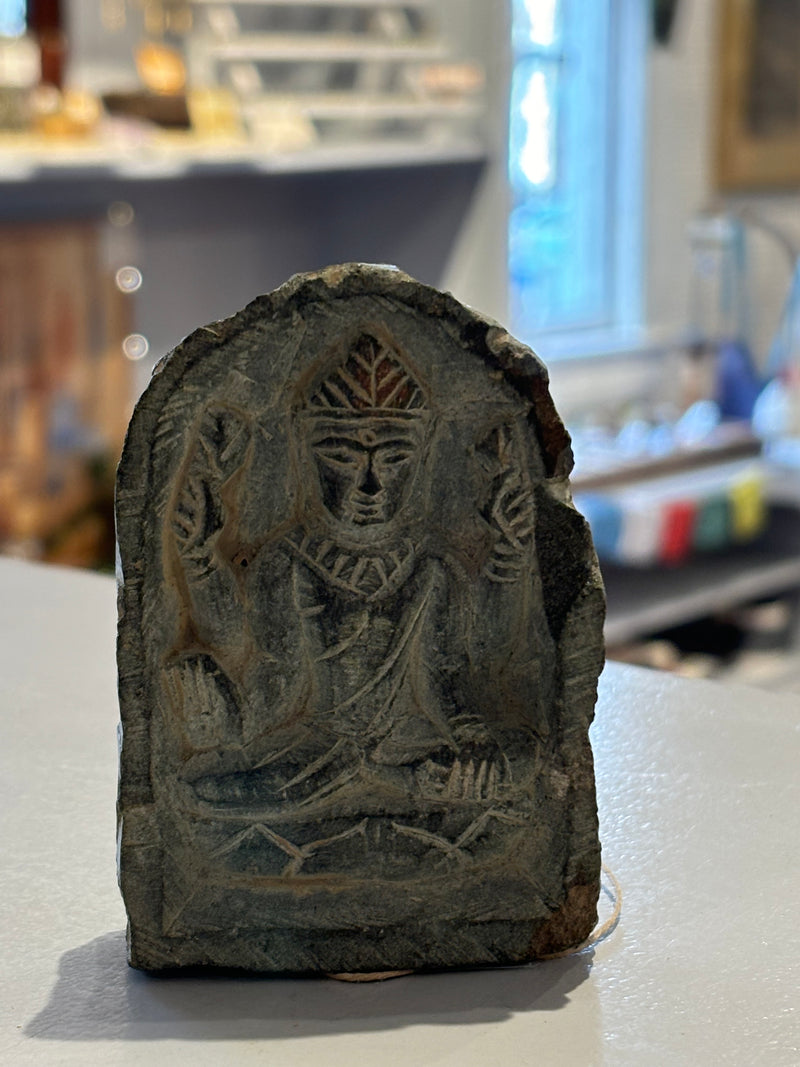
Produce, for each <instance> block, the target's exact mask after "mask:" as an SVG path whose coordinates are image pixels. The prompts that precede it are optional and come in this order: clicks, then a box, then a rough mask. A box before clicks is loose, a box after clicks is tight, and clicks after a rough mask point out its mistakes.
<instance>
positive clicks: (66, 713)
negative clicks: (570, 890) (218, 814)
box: [0, 560, 800, 1067]
mask: <svg viewBox="0 0 800 1067" xmlns="http://www.w3.org/2000/svg"><path fill="white" fill-rule="evenodd" d="M114 627H115V604H114V585H113V581H112V580H111V579H110V578H103V577H100V576H97V575H89V574H85V573H80V572H77V571H67V570H61V569H51V568H46V567H41V566H34V565H30V564H23V563H18V562H15V561H10V560H0V722H1V723H2V744H1V745H0V761H2V776H1V777H0V818H2V824H3V837H2V842H3V848H2V863H3V873H2V880H1V881H0V892H1V897H0V937H1V938H2V941H1V942H0V943H1V945H2V949H1V951H0V967H1V968H2V970H1V972H0V1019H1V1020H2V1023H1V1026H0V1063H2V1064H9V1065H13V1067H16V1065H24V1064H51V1063H52V1064H94V1063H98V1064H109V1065H111V1064H128V1063H130V1064H133V1063H135V1064H141V1063H147V1064H161V1063H169V1064H184V1063H190V1064H193V1065H195V1067H200V1065H204V1064H237V1065H238V1064H251V1063H252V1064H256V1063H258V1064H269V1065H270V1067H282V1065H292V1064H298V1065H299V1064H302V1065H305V1067H308V1065H316V1064H320V1065H324V1067H339V1065H348V1067H350V1065H351V1064H365V1065H369V1067H373V1065H380V1067H383V1065H385V1064H391V1065H392V1067H393V1065H394V1064H397V1065H398V1067H416V1065H436V1067H450V1065H452V1067H456V1065H458V1067H470V1065H478V1064H480V1065H482V1067H485V1065H490V1067H491V1065H495V1064H497V1065H501V1064H502V1065H504V1067H505V1065H509V1067H510V1065H518V1064H522V1065H527V1064H531V1065H534V1064H536V1065H542V1064H544V1065H549V1064H557V1065H558V1067H570V1065H573V1064H574V1065H580V1067H585V1065H593V1064H609V1065H613V1067H617V1065H628V1064H631V1065H636V1067H642V1065H643V1067H652V1065H660V1064H665V1065H666V1064H669V1065H671V1067H673V1065H683V1064H687V1065H692V1067H705V1065H717V1064H742V1065H747V1067H753V1065H762V1064H767V1065H772V1064H781V1065H784V1064H785V1065H792V1067H795V1065H797V1064H800V1023H798V1018H797V1014H796V1009H797V1007H798V995H799V991H800V963H799V962H798V961H799V960H800V936H799V935H798V920H799V919H800V862H799V860H798V857H799V855H800V810H799V808H800V806H799V805H798V793H799V792H800V785H799V783H800V766H799V765H798V764H799V761H798V756H800V707H798V703H799V702H798V698H797V696H796V695H794V696H792V695H776V694H772V693H764V692H759V691H758V690H755V689H745V688H732V687H727V686H722V685H718V684H714V683H709V682H689V681H683V680H679V679H675V678H672V677H670V676H667V675H659V674H656V673H651V672H647V671H644V670H639V669H637V668H632V667H625V666H620V665H613V664H612V665H609V666H608V667H607V668H606V671H605V673H604V675H603V677H602V680H601V695H600V701H599V704H598V711H597V720H596V723H595V726H594V727H593V742H594V747H595V754H596V763H597V774H598V794H599V804H600V815H601V833H602V838H603V844H604V858H605V862H606V863H607V864H608V865H609V867H610V868H611V869H612V870H613V871H614V873H615V874H616V876H617V878H618V879H619V882H620V883H621V886H622V889H623V895H624V899H623V906H622V914H621V919H620V922H619V924H618V926H617V928H616V930H615V931H614V932H613V933H612V934H611V935H610V936H609V937H608V938H607V939H606V940H605V941H603V942H601V943H599V944H598V945H596V946H595V947H594V949H591V950H587V951H584V952H583V953H581V954H578V955H575V956H572V957H569V958H566V959H561V960H555V961H551V962H546V963H537V964H533V965H531V966H528V967H521V968H509V969H505V970H495V971H473V972H465V973H448V974H430V975H413V976H410V977H406V978H400V979H395V980H392V981H388V982H383V983H379V984H372V985H350V984H344V983H339V982H335V981H331V980H326V979H320V980H288V979H274V978H252V979H238V978H236V979H233V978H228V979H223V978H218V977H215V978H175V977H173V978H153V977H150V976H147V975H144V974H141V973H138V972H136V971H132V970H130V969H129V968H128V966H127V964H126V962H125V946H124V932H123V931H124V925H125V915H124V909H123V906H122V902H121V899H120V897H119V893H118V891H117V886H116V878H115V855H114V834H115V826H114V803H115V786H116V758H117V757H116V735H115V731H116V721H117V714H118V713H117V705H116V692H115V681H116V679H115V664H114ZM604 908H605V911H606V912H607V911H608V904H607V902H606V903H605V905H604Z"/></svg>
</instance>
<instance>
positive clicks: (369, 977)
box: [326, 863, 622, 982]
mask: <svg viewBox="0 0 800 1067" xmlns="http://www.w3.org/2000/svg"><path fill="white" fill-rule="evenodd" d="M601 866H602V871H603V874H604V875H605V876H606V878H607V879H608V882H609V883H610V884H609V885H603V884H602V883H601V886H600V888H601V890H602V892H603V893H605V895H606V896H607V897H608V899H609V900H610V901H611V903H612V905H613V911H612V912H611V915H610V916H609V918H608V919H606V920H605V921H604V922H603V923H601V924H600V925H599V926H597V927H595V929H594V930H593V931H592V933H591V934H590V935H589V936H588V937H587V938H586V940H585V941H582V942H581V943H580V944H579V945H575V947H574V948H567V949H564V951H563V952H551V953H550V954H549V955H547V956H540V957H539V959H540V960H560V959H563V958H564V957H565V956H575V955H577V954H578V953H579V952H585V951H586V950H587V949H588V948H593V947H594V946H595V945H597V944H599V943H600V942H601V941H604V940H605V939H606V938H607V937H608V936H609V935H610V934H612V933H613V932H614V930H615V929H616V927H617V923H618V922H619V919H620V915H621V914H622V887H621V886H620V884H619V882H618V881H617V878H616V875H615V874H614V872H613V871H612V870H611V869H610V868H609V867H607V866H606V865H605V863H603V864H602V865H601ZM414 973H415V972H414V971H413V970H408V971H354V972H345V973H342V974H328V975H326V977H327V978H335V979H336V981H337V982H385V981H386V980H387V979H388V978H403V977H404V976H405V975H407V974H414Z"/></svg>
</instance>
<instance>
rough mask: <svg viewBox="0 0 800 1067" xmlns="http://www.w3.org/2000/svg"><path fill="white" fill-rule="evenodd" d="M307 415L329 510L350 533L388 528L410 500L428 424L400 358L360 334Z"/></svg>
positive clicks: (415, 384)
mask: <svg viewBox="0 0 800 1067" xmlns="http://www.w3.org/2000/svg"><path fill="white" fill-rule="evenodd" d="M303 415H304V422H305V425H306V431H307V434H308V438H307V441H308V446H309V450H310V455H311V458H312V460H313V464H314V467H315V473H316V476H317V479H318V484H319V492H320V498H321V501H322V504H323V505H324V507H325V509H326V510H327V511H328V512H329V513H330V514H331V515H332V516H333V517H334V518H335V519H336V520H338V522H340V523H343V524H344V525H345V526H346V527H349V528H350V529H353V530H358V529H365V530H366V529H367V528H370V527H380V526H384V525H386V524H388V523H390V522H391V521H392V520H393V519H394V518H395V517H396V515H397V514H398V512H399V511H400V509H401V508H402V506H403V504H404V503H405V502H406V500H407V498H408V494H409V490H410V487H411V484H412V482H413V480H414V477H415V475H416V472H417V470H418V467H419V463H420V458H421V453H422V446H423V443H424V441H425V437H426V428H427V422H428V410H427V406H426V404H425V398H424V395H423V391H422V387H421V386H420V384H419V382H418V381H417V380H416V379H415V377H414V376H413V374H412V373H411V371H410V370H409V368H408V367H407V366H406V364H405V362H404V361H403V359H402V358H401V356H400V355H399V353H398V352H397V351H396V350H395V349H394V348H393V347H391V346H389V345H387V344H385V343H383V342H381V341H379V340H377V339H376V338H375V337H373V336H372V335H371V334H367V333H365V334H362V335H361V336H360V337H359V338H358V340H357V341H356V342H355V344H353V345H352V346H351V347H350V348H349V350H348V352H347V354H346V356H345V358H344V360H343V361H342V362H341V363H339V364H338V365H337V366H335V367H334V368H333V370H331V371H330V372H329V373H328V375H327V376H326V377H325V378H324V380H323V381H322V382H320V383H318V384H317V385H316V387H315V389H314V390H313V392H312V394H311V396H310V397H309V398H308V400H307V401H306V403H305V405H304V410H303ZM376 532H377V531H376Z"/></svg>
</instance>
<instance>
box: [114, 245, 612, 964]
mask: <svg viewBox="0 0 800 1067" xmlns="http://www.w3.org/2000/svg"><path fill="white" fill-rule="evenodd" d="M570 466H571V453H570V449H569V439H568V437H567V435H566V433H565V431H564V429H563V426H562V425H561V422H560V420H559V418H558V416H557V414H556V412H555V409H554V407H553V405H552V401H551V399H550V396H549V393H548V390H547V376H546V372H545V369H544V367H543V366H542V364H541V363H540V362H539V361H538V360H537V359H536V357H535V356H533V354H532V353H531V352H530V351H529V350H528V349H526V348H525V347H524V346H522V345H520V344H519V343H518V342H516V341H515V340H514V339H513V338H511V337H510V336H509V335H508V334H507V333H505V332H504V331H503V330H502V329H501V328H500V327H499V326H497V325H496V324H494V323H491V322H488V321H487V320H485V319H482V318H481V317H479V316H478V315H477V314H475V313H474V312H472V311H470V310H468V309H467V308H465V307H463V306H461V305H460V304H458V303H457V302H456V301H455V300H454V299H453V298H452V297H450V296H449V295H447V294H442V293H439V292H437V291H436V290H433V289H430V288H428V287H425V286H422V285H420V284H418V283H417V282H415V281H413V280H412V279H411V278H409V277H407V276H406V275H404V274H402V273H400V272H399V271H395V270H392V269H390V268H378V267H369V266H364V265H349V266H343V267H333V268H330V269H328V270H325V271H322V272H321V273H319V274H311V275H301V276H297V277H295V278H293V279H291V280H290V281H289V282H288V283H287V284H286V285H284V286H283V287H282V288H281V289H278V290H277V291H276V292H275V293H272V294H270V295H268V296H264V297H260V298H259V299H257V300H255V301H254V302H253V303H252V304H250V305H249V306H248V307H247V308H245V309H244V310H243V311H242V312H240V313H239V314H237V315H235V316H233V318H231V319H228V320H225V321H224V322H219V323H215V324H213V325H211V326H207V327H203V328H202V329H199V330H197V331H196V332H195V333H193V334H192V335H191V336H190V337H189V338H188V339H187V340H186V341H184V342H183V344H181V345H180V346H179V347H178V348H177V349H176V350H175V351H174V352H173V353H172V354H171V355H170V356H168V357H167V358H166V359H165V360H164V361H163V362H162V363H161V364H160V365H159V367H158V368H157V370H156V373H155V374H154V377H153V381H152V383H151V384H150V386H149V388H148V389H147V391H146V392H145V394H144V395H143V397H142V399H141V400H140V402H139V404H138V406H137V408H136V412H135V414H134V416H133V419H132V421H131V426H130V429H129V433H128V438H127V442H126V445H125V450H124V453H123V457H122V461H121V463H120V469H119V476H118V492H117V524H118V542H119V554H120V592H119V596H120V622H119V643H118V661H119V687H120V703H121V711H122V749H121V779H120V799H119V820H120V821H119V833H120V884H121V887H122V891H123V896H124V899H125V903H126V906H127V909H128V914H129V920H130V921H129V948H130V962H131V963H132V964H133V965H134V966H137V967H143V968H147V969H159V968H165V967H174V966H183V965H195V964H213V965H221V966H235V967H244V968H248V969H253V970H263V971H279V972H290V973H291V972H295V973H302V972H342V971H351V972H357V971H376V970H389V969H398V968H424V967H429V968H430V967H448V966H459V965H476V964H507V963H513V962H520V961H525V960H529V959H532V958H535V957H537V956H540V955H544V954H547V953H551V952H554V951H558V950H561V949H564V948H565V947H568V946H572V945H575V944H577V943H579V942H580V941H581V940H582V939H584V938H585V937H586V936H587V935H588V934H589V933H590V931H591V929H592V927H593V925H594V922H595V920H596V902H597V896H598V892H599V867H600V846H599V842H598V834H597V814H596V805H595V797H594V776H593V770H592V758H591V750H590V747H589V740H588V727H589V723H590V721H591V718H592V714H593V708H594V701H595V696H596V683H597V677H598V673H599V671H600V669H601V666H602V618H603V594H602V586H601V582H600V577H599V572H598V569H597V564H596V559H595V556H594V552H593V549H592V546H591V540H590V537H589V534H588V530H587V527H586V525H585V523H584V522H583V520H582V519H581V517H580V516H579V515H578V514H577V512H575V510H574V509H573V508H572V506H571V502H570V497H569V490H568V482H567V476H568V473H569V469H570Z"/></svg>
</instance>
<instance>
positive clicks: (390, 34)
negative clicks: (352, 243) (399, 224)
mask: <svg viewBox="0 0 800 1067" xmlns="http://www.w3.org/2000/svg"><path fill="white" fill-rule="evenodd" d="M108 2H110V0H107V3H106V5H105V6H106V7H107V6H108ZM101 6H102V5H101ZM117 6H118V7H119V6H120V5H119V4H117ZM428 7H429V5H428V4H426V3H420V2H417V3H391V4H390V3H387V2H385V0H384V2H367V0H363V2H361V3H358V4H357V3H355V2H339V0H336V2H331V0H312V2H309V3H300V2H293V3H289V2H287V0H283V2H267V0H228V2H226V3H219V2H211V0H192V2H191V3H186V2H185V0H168V2H162V0H148V2H147V3H145V5H144V15H143V28H142V31H141V34H140V33H139V31H138V30H134V28H133V26H132V25H131V23H132V22H133V15H132V12H128V14H127V15H125V8H126V5H125V4H124V2H123V3H122V5H121V11H122V14H120V15H119V18H120V19H121V20H122V24H123V26H124V27H126V32H127V33H128V34H129V39H130V41H131V47H132V52H133V54H134V55H135V59H136V64H135V65H136V74H135V75H132V77H131V78H128V79H127V80H126V78H125V77H123V76H122V75H120V78H119V82H118V83H117V84H114V83H113V81H112V82H109V80H108V79H109V76H108V69H107V67H106V68H105V69H104V73H103V74H102V76H100V75H99V74H98V73H97V71H96V70H95V71H94V73H93V72H92V70H90V69H88V68H86V69H85V70H84V71H83V72H81V71H78V72H77V74H78V76H77V77H76V78H73V79H72V81H73V82H75V83H76V84H78V83H80V77H81V76H82V77H83V79H84V84H85V85H87V86H88V87H89V91H87V90H85V89H84V90H80V91H76V90H75V89H70V88H67V89H65V90H63V92H62V93H61V94H60V96H59V94H58V93H57V91H56V90H55V88H54V87H53V86H49V87H46V90H47V91H46V92H43V93H40V96H39V98H37V99H36V101H35V104H34V107H33V121H32V122H30V123H29V124H28V127H27V128H25V129H17V130H14V131H10V130H6V131H5V132H3V131H2V128H1V127H2V123H0V181H21V180H29V179H31V178H37V177H47V176H59V177H61V176H64V177H68V176H70V175H72V174H74V175H78V176H81V177H83V176H92V175H95V174H97V175H102V176H113V175H120V176H123V177H126V178H128V177H137V176H142V177H147V178H154V177H155V178H158V177H163V178H169V177H178V176H181V175H184V174H187V173H192V172H196V171H201V172H202V171H207V170H209V169H210V170H212V171H217V170H220V169H221V170H223V171H231V170H233V171H250V172H253V171H255V172H267V173H273V172H274V173H286V172H301V173H302V172H314V171H322V170H328V169H330V170H343V169H351V168H358V169H361V168H374V167H385V166H390V167H394V166H403V165H416V164H420V165H424V164H427V163H432V164H435V163H445V162H459V161H476V160H480V159H482V158H483V157H484V156H485V142H484V136H483V121H484V99H483V71H482V69H481V68H480V66H479V65H477V64H475V63H471V62H467V61H463V60H460V59H454V58H453V56H452V47H451V45H450V42H449V41H448V40H447V38H446V37H445V36H444V35H443V34H441V33H440V32H439V31H438V29H437V27H436V25H435V20H434V19H433V17H432V16H431V13H430V12H429V10H428ZM115 11H116V8H115ZM118 14H119V13H118ZM112 21H113V20H112ZM40 89H42V87H41V86H40ZM56 96H58V100H57V101H56V99H55V98H56ZM101 102H102V103H101ZM48 109H49V110H48Z"/></svg>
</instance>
